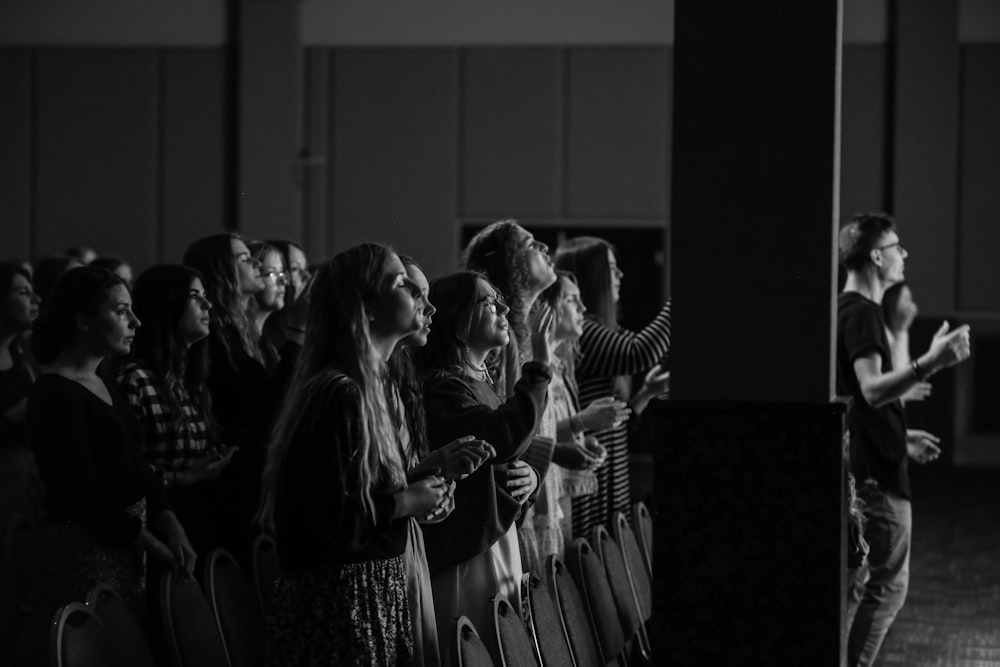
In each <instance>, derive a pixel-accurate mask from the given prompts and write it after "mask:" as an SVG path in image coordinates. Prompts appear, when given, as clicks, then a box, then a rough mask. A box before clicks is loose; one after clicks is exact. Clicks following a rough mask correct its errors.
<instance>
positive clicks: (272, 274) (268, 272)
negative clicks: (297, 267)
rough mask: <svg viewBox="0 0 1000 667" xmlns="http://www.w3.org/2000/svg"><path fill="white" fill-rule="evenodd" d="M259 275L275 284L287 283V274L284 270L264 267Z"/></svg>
mask: <svg viewBox="0 0 1000 667" xmlns="http://www.w3.org/2000/svg"><path fill="white" fill-rule="evenodd" d="M260 277H261V278H263V279H264V280H267V281H269V282H272V283H274V284H275V285H287V284H288V274H287V273H285V272H284V271H275V270H274V269H264V270H262V271H261V272H260Z"/></svg>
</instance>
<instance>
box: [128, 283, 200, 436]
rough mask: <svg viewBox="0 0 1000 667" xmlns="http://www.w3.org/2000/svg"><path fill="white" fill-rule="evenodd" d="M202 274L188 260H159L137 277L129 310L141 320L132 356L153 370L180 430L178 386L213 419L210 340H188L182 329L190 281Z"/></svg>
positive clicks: (181, 416) (182, 425)
mask: <svg viewBox="0 0 1000 667" xmlns="http://www.w3.org/2000/svg"><path fill="white" fill-rule="evenodd" d="M195 279H199V280H200V279H201V274H200V273H198V272H197V271H195V270H194V269H192V268H191V267H189V266H182V265H180V264H157V265H155V266H152V267H150V268H148V269H146V270H145V271H144V272H143V273H142V275H140V276H139V279H138V280H136V282H135V288H134V290H133V291H132V310H133V312H134V313H135V314H136V317H138V318H139V320H140V321H141V322H142V326H141V327H139V328H138V329H137V330H136V333H135V341H134V342H133V343H132V355H131V356H132V357H133V358H135V359H136V360H137V361H140V362H142V364H143V365H145V366H146V367H147V368H148V369H149V370H150V371H152V373H153V376H154V378H155V381H156V383H157V386H158V388H159V390H160V392H161V393H162V394H163V395H164V396H165V397H166V399H167V405H168V406H169V407H170V412H171V416H172V417H173V418H174V420H175V421H176V423H177V424H178V427H179V430H182V431H183V430H184V429H186V428H188V426H189V425H188V423H187V420H186V419H185V418H184V411H183V409H182V408H181V400H180V397H181V395H182V393H183V392H182V389H183V390H186V391H187V394H188V395H189V396H190V397H191V398H192V399H194V400H195V401H196V402H197V404H198V407H199V408H200V409H201V411H202V413H203V414H204V416H205V419H206V421H208V422H209V423H211V418H210V417H211V403H210V398H209V393H208V388H207V385H206V382H205V381H206V379H207V378H208V341H207V340H200V341H198V342H196V343H193V344H192V345H190V346H189V345H188V343H187V341H185V340H184V336H183V334H182V333H181V330H180V323H181V318H182V317H183V316H184V313H185V311H187V309H188V306H189V305H190V303H191V284H192V283H193V282H194V281H195ZM210 312H211V311H210Z"/></svg>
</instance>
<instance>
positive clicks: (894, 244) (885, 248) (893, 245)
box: [875, 241, 906, 254]
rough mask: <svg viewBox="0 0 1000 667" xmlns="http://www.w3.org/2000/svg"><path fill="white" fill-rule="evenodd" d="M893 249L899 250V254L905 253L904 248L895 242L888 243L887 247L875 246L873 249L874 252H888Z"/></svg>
mask: <svg viewBox="0 0 1000 667" xmlns="http://www.w3.org/2000/svg"><path fill="white" fill-rule="evenodd" d="M894 247H895V248H899V252H900V254H904V253H905V252H906V248H904V247H903V244H902V243H900V242H899V241H896V242H895V243H890V244H888V245H880V246H876V247H875V249H876V250H888V249H889V248H894Z"/></svg>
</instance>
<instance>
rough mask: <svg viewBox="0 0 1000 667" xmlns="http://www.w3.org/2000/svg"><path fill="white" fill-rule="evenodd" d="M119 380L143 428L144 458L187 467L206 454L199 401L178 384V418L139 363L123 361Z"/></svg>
mask: <svg viewBox="0 0 1000 667" xmlns="http://www.w3.org/2000/svg"><path fill="white" fill-rule="evenodd" d="M118 382H119V384H120V385H121V387H122V390H123V391H124V392H125V396H127V397H128V401H129V403H130V404H131V405H132V407H133V408H134V409H135V411H136V414H138V415H139V421H140V422H142V426H143V430H144V431H145V438H144V441H145V451H146V461H147V462H148V463H149V464H150V465H152V466H153V467H154V468H160V469H162V470H165V471H170V472H178V471H181V470H187V469H188V468H190V467H191V466H192V464H193V463H194V462H195V461H197V460H198V459H200V458H203V457H204V456H205V455H206V454H207V453H208V423H207V422H206V420H205V415H204V413H203V412H202V409H201V407H200V403H199V402H198V401H196V400H195V399H194V398H192V396H191V395H190V394H189V393H188V391H187V388H186V387H184V386H183V385H180V386H179V387H178V392H179V395H178V397H177V398H178V403H179V404H180V408H181V411H182V413H183V414H182V415H180V416H179V417H178V415H177V414H175V412H174V409H173V408H172V407H171V405H170V402H169V400H168V399H167V397H166V396H165V395H164V394H163V392H162V390H161V388H160V385H159V383H158V382H157V381H156V379H155V377H154V376H153V373H152V372H151V371H150V370H149V369H148V368H147V367H146V366H145V365H144V364H142V363H141V362H130V363H128V364H126V365H125V366H124V367H123V368H122V369H121V371H120V372H119V374H118Z"/></svg>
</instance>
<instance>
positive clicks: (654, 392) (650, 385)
mask: <svg viewBox="0 0 1000 667" xmlns="http://www.w3.org/2000/svg"><path fill="white" fill-rule="evenodd" d="M643 390H644V391H646V393H648V394H649V395H650V396H662V395H663V394H666V393H668V392H669V391H670V371H665V370H663V366H661V365H660V364H656V365H655V366H653V367H652V368H650V369H649V372H648V373H646V377H645V378H644V379H643Z"/></svg>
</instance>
